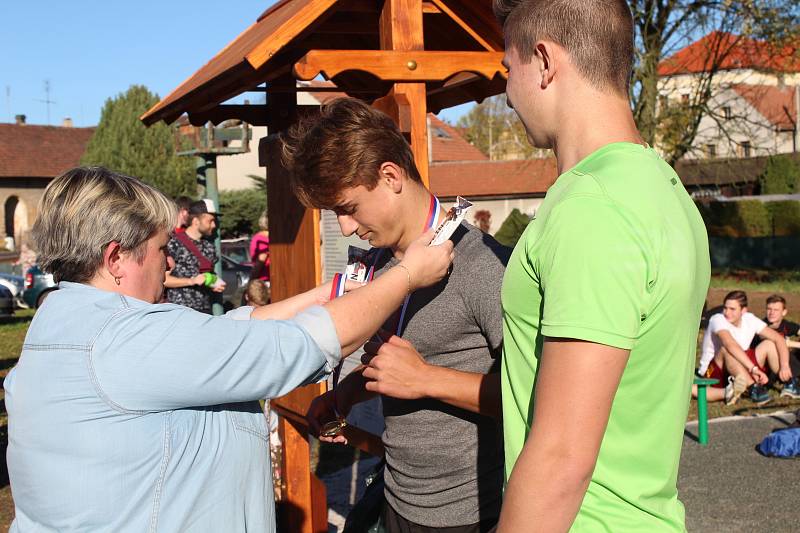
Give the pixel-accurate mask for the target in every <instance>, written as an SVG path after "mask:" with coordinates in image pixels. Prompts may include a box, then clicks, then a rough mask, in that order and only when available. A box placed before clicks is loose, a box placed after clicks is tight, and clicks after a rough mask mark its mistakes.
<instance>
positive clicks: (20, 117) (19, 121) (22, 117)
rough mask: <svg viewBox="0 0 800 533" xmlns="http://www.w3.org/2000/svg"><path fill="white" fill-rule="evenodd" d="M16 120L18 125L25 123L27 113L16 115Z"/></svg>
mask: <svg viewBox="0 0 800 533" xmlns="http://www.w3.org/2000/svg"><path fill="white" fill-rule="evenodd" d="M14 120H15V121H16V123H17V126H24V125H25V115H14Z"/></svg>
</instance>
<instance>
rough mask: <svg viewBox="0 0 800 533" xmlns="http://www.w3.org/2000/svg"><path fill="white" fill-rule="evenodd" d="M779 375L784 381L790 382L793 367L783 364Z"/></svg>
mask: <svg viewBox="0 0 800 533" xmlns="http://www.w3.org/2000/svg"><path fill="white" fill-rule="evenodd" d="M778 377H779V378H780V380H781V381H782V382H784V383H787V382H789V381H790V380H791V379H792V369H791V368H790V367H788V366H783V365H781V367H780V369H779V370H778Z"/></svg>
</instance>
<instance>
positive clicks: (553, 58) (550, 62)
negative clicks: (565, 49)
mask: <svg viewBox="0 0 800 533" xmlns="http://www.w3.org/2000/svg"><path fill="white" fill-rule="evenodd" d="M556 48H557V47H556V46H555V44H554V43H552V42H550V41H539V42H537V43H536V53H535V54H534V59H535V60H536V61H538V63H539V73H540V74H541V76H542V82H541V83H542V85H541V88H542V89H547V86H548V85H550V83H552V82H553V78H554V77H555V74H556V70H557V68H558V59H560V55H559V52H560V50H557V49H556Z"/></svg>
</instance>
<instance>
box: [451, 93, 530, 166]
mask: <svg viewBox="0 0 800 533" xmlns="http://www.w3.org/2000/svg"><path fill="white" fill-rule="evenodd" d="M456 125H457V126H458V127H459V128H462V130H463V131H464V137H465V138H466V139H467V141H468V142H469V143H470V144H472V145H473V146H475V147H476V148H477V149H478V150H480V151H481V152H483V153H484V154H486V155H487V156H489V159H492V160H495V159H525V158H530V157H534V156H537V157H540V156H542V155H543V153H544V152H543V151H541V150H537V149H535V148H533V147H532V146H531V145H530V143H529V142H528V136H527V134H526V133H525V127H524V126H523V125H522V122H520V121H519V118H518V117H517V114H516V113H515V112H514V110H513V109H511V108H510V107H508V106H507V105H506V96H505V95H504V94H503V95H498V96H492V97H491V98H487V99H486V100H484V101H483V102H481V103H480V104H478V105H475V106H473V107H472V109H470V110H469V112H468V113H467V114H466V115H462V116H461V117H460V118H459V119H458V122H457V124H456Z"/></svg>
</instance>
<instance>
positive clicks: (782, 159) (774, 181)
mask: <svg viewBox="0 0 800 533" xmlns="http://www.w3.org/2000/svg"><path fill="white" fill-rule="evenodd" d="M759 183H760V184H761V194H794V193H797V192H800V164H798V162H797V161H796V160H795V159H793V158H791V157H789V155H775V156H772V157H770V158H769V159H767V165H766V167H765V168H764V173H763V174H761V176H759Z"/></svg>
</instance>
